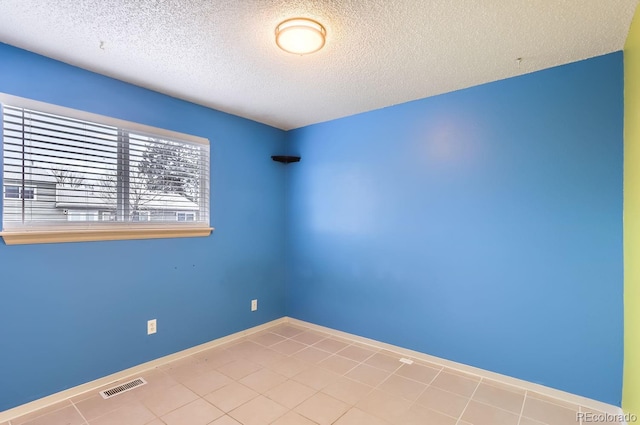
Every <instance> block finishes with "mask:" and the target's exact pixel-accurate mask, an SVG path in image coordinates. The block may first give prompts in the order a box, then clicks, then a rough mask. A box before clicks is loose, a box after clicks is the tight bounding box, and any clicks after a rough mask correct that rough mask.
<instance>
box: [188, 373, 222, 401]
mask: <svg viewBox="0 0 640 425" xmlns="http://www.w3.org/2000/svg"><path fill="white" fill-rule="evenodd" d="M230 382H232V379H231V378H229V377H228V376H226V375H223V374H222V373H220V372H218V371H215V370H212V371H210V372H206V373H204V374H202V375H200V376H197V377H195V378H191V379H189V380H186V381H184V383H183V385H184V386H185V387H187V388H189V389H190V390H191V391H193V392H194V393H196V394H198V395H199V396H201V397H202V396H203V395H206V394H209V393H210V392H212V391H215V390H217V389H218V388H221V387H223V386H225V385H227V384H228V383H230Z"/></svg>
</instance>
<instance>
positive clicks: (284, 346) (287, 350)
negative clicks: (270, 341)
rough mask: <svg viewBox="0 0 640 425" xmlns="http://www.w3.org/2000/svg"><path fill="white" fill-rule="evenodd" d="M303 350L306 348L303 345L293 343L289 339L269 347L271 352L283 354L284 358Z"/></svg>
mask: <svg viewBox="0 0 640 425" xmlns="http://www.w3.org/2000/svg"><path fill="white" fill-rule="evenodd" d="M305 348H307V346H306V345H305V344H302V343H300V342H296V341H293V340H291V339H287V340H285V341H282V342H279V343H277V344H274V345H272V346H271V349H272V350H275V351H277V352H278V353H281V354H284V355H286V356H290V355H292V354H293V353H297V352H298V351H300V350H303V349H305Z"/></svg>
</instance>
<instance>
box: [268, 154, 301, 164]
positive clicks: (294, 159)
mask: <svg viewBox="0 0 640 425" xmlns="http://www.w3.org/2000/svg"><path fill="white" fill-rule="evenodd" d="M271 159H273V160H274V161H277V162H282V163H283V164H290V163H292V162H300V157H299V156H287V155H273V156H272V157H271Z"/></svg>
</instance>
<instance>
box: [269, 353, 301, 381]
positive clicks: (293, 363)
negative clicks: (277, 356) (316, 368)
mask: <svg viewBox="0 0 640 425" xmlns="http://www.w3.org/2000/svg"><path fill="white" fill-rule="evenodd" d="M310 367H311V364H310V363H307V362H305V361H302V360H300V359H296V358H293V357H287V358H284V359H282V360H280V361H277V362H275V363H273V364H271V365H269V366H268V368H269V369H271V370H273V371H274V372H276V373H279V374H280V375H284V376H286V377H287V378H292V377H294V376H296V375H297V374H299V373H300V372H302V371H304V370H307V369H309V368H310Z"/></svg>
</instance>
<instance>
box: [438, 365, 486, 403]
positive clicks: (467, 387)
mask: <svg viewBox="0 0 640 425" xmlns="http://www.w3.org/2000/svg"><path fill="white" fill-rule="evenodd" d="M478 382H479V381H476V380H472V379H468V378H465V377H463V376H460V375H457V374H453V373H449V372H444V371H442V372H440V374H438V376H436V378H435V379H434V380H433V382H432V383H431V385H432V386H434V387H438V388H440V389H442V390H446V391H449V392H451V393H456V394H459V395H461V396H464V397H471V394H473V392H474V390H475V389H476V387H477V386H478Z"/></svg>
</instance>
